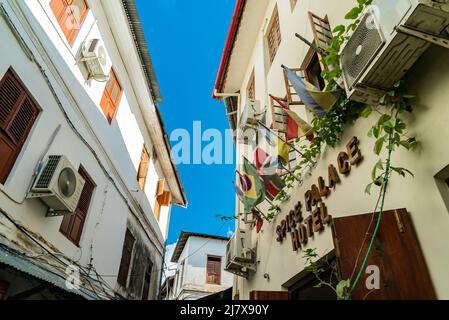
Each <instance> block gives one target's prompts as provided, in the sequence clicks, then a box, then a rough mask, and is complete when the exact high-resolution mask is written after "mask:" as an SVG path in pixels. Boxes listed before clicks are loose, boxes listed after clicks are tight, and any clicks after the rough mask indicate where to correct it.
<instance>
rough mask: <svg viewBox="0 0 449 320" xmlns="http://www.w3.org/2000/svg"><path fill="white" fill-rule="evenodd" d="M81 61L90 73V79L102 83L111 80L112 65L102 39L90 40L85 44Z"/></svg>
mask: <svg viewBox="0 0 449 320" xmlns="http://www.w3.org/2000/svg"><path fill="white" fill-rule="evenodd" d="M81 61H83V62H84V64H85V65H86V68H87V70H88V71H89V76H88V79H94V80H97V81H100V82H104V81H107V80H109V72H110V70H111V67H112V63H111V61H109V59H108V56H107V54H106V49H105V47H104V45H103V43H102V41H101V40H100V39H90V40H87V41H85V42H84V43H83V46H82V51H81Z"/></svg>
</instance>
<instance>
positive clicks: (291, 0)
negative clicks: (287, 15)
mask: <svg viewBox="0 0 449 320" xmlns="http://www.w3.org/2000/svg"><path fill="white" fill-rule="evenodd" d="M297 2H298V0H290V7H291V8H292V11H293V9H295V6H296V3H297Z"/></svg>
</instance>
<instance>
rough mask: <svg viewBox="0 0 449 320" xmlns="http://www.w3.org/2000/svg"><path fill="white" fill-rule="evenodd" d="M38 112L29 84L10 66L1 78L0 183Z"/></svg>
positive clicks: (8, 170)
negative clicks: (25, 84) (23, 82)
mask: <svg viewBox="0 0 449 320" xmlns="http://www.w3.org/2000/svg"><path fill="white" fill-rule="evenodd" d="M38 114H39V109H38V108H37V106H36V105H35V103H34V102H33V100H32V99H31V97H30V95H29V94H28V92H27V91H26V90H25V87H24V86H23V85H22V83H21V82H20V81H19V79H17V78H16V77H15V75H14V74H13V72H12V71H11V70H8V71H7V72H6V74H5V75H4V77H3V78H2V80H1V81H0V154H1V155H2V156H1V157H0V183H2V184H4V183H5V181H6V179H7V177H8V175H9V173H10V172H11V169H12V167H13V166H14V162H15V160H16V159H17V156H18V155H19V153H20V150H21V149H22V146H23V143H24V142H25V140H26V138H27V137H28V133H29V131H30V130H31V127H32V126H33V124H34V121H35V120H36V118H37V115H38Z"/></svg>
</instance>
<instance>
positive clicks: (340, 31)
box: [332, 24, 346, 35]
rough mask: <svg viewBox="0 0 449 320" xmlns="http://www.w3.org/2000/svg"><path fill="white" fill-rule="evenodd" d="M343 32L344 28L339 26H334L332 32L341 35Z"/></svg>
mask: <svg viewBox="0 0 449 320" xmlns="http://www.w3.org/2000/svg"><path fill="white" fill-rule="evenodd" d="M345 30H346V27H345V26H344V25H342V24H341V25H339V26H336V27H335V28H334V30H333V31H332V32H333V33H338V34H340V35H341V34H343V32H345Z"/></svg>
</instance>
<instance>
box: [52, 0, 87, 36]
mask: <svg viewBox="0 0 449 320" xmlns="http://www.w3.org/2000/svg"><path fill="white" fill-rule="evenodd" d="M50 7H51V9H52V10H53V13H54V15H55V17H56V20H58V24H59V26H60V27H61V29H62V32H63V33H64V35H65V37H66V39H67V41H68V42H69V44H72V43H73V41H74V40H75V36H76V34H77V33H78V30H79V29H80V27H81V25H82V23H83V22H84V19H85V18H86V15H87V9H88V7H87V4H86V0H51V1H50Z"/></svg>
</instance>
